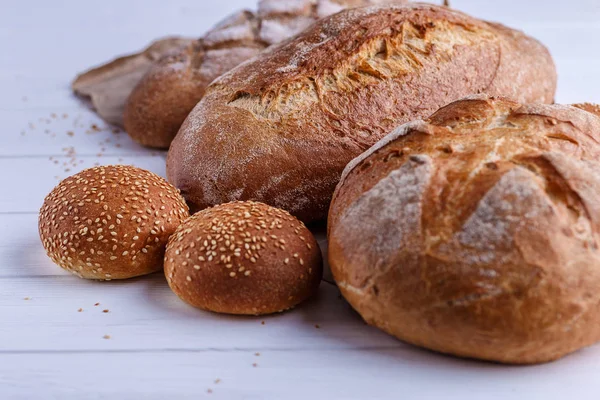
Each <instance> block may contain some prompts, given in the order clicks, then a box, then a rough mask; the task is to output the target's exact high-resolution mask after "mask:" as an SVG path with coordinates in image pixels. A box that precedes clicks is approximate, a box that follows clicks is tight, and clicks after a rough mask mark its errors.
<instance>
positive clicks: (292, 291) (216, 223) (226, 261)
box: [165, 202, 323, 315]
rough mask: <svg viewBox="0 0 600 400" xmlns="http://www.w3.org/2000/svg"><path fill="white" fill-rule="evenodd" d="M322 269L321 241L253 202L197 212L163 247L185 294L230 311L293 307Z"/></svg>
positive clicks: (206, 306)
mask: <svg viewBox="0 0 600 400" xmlns="http://www.w3.org/2000/svg"><path fill="white" fill-rule="evenodd" d="M322 268H323V267H322V258H321V251H320V250H319V246H318V245H317V242H316V241H315V239H314V237H313V236H312V234H311V233H310V231H309V230H308V229H307V228H306V226H304V224H303V223H302V222H300V221H298V220H297V219H296V218H294V217H292V216H291V215H290V214H288V213H287V212H285V211H283V210H279V209H276V208H273V207H270V206H268V205H266V204H262V203H255V202H234V203H228V204H221V205H219V206H216V207H213V208H209V209H206V210H203V211H201V212H199V213H196V214H195V215H194V216H193V217H191V218H189V219H188V220H187V221H186V222H184V223H183V224H182V225H181V226H180V227H179V228H178V229H177V231H176V232H175V234H174V235H173V236H172V237H171V238H170V239H169V245H168V246H167V251H166V254H165V274H166V276H167V281H168V282H169V285H170V287H171V289H173V291H174V292H175V293H176V294H177V295H178V296H179V297H180V298H181V299H182V300H184V301H185V302H187V303H189V304H191V305H193V306H194V307H198V308H201V309H203V310H208V311H214V312H219V313H226V314H240V315H259V314H271V313H275V312H280V311H284V310H287V309H289V308H292V307H294V306H296V305H297V304H299V303H301V302H302V301H304V300H306V299H307V298H309V297H310V296H312V295H313V294H314V293H315V292H316V291H317V289H318V287H319V283H320V282H321V276H322V274H323V269H322Z"/></svg>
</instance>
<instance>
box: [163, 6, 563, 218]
mask: <svg viewBox="0 0 600 400" xmlns="http://www.w3.org/2000/svg"><path fill="white" fill-rule="evenodd" d="M555 85H556V72H555V68H554V64H553V62H552V59H551V57H550V55H549V53H548V51H547V50H546V49H545V48H544V47H543V46H542V45H541V44H539V43H538V42H536V41H535V40H533V39H531V38H528V37H526V36H525V35H524V34H522V33H520V32H516V31H513V30H510V29H508V28H504V27H499V26H498V25H495V24H488V23H485V22H483V21H480V20H477V19H475V18H472V17H469V16H467V15H465V14H462V13H460V12H456V11H453V10H450V9H448V8H445V7H438V6H433V5H426V4H409V5H406V6H393V5H387V6H377V7H365V8H357V9H351V10H346V11H343V12H341V13H338V14H336V15H334V16H331V17H329V18H326V19H324V20H321V21H319V22H317V23H316V24H315V25H313V26H312V27H311V28H309V29H307V30H306V31H304V32H303V33H302V34H300V35H299V36H297V37H295V38H294V39H292V40H290V41H288V42H286V43H284V44H282V45H280V46H278V47H275V48H272V49H270V50H269V51H266V52H264V53H262V54H260V55H259V56H257V57H256V58H254V59H253V60H251V61H249V62H246V63H244V64H243V65H240V66H239V67H237V68H235V69H234V70H233V71H231V72H229V73H227V74H225V75H223V76H222V77H220V78H219V79H217V80H216V81H215V82H214V83H213V84H212V85H211V86H210V88H209V89H208V91H207V93H206V94H205V97H204V98H203V100H202V101H201V102H200V103H199V104H198V105H197V106H196V107H195V108H194V110H193V111H192V112H191V113H190V115H189V116H188V118H187V119H186V121H185V123H184V124H183V126H182V127H181V130H180V132H179V134H178V136H177V137H176V139H175V140H174V142H173V144H172V146H171V149H170V152H169V156H168V160H167V174H168V177H169V180H170V181H171V182H172V183H173V184H174V185H175V186H177V187H178V188H180V189H181V190H182V193H183V195H184V197H185V198H186V200H187V201H188V203H189V204H190V205H191V208H192V209H195V210H198V209H202V208H205V207H208V206H211V205H214V204H219V203H223V202H227V201H233V200H245V199H252V200H257V201H262V202H265V203H267V204H271V205H273V206H276V207H279V208H283V209H286V210H288V211H290V212H291V213H292V214H293V215H295V216H297V217H299V218H300V219H302V220H303V221H305V222H306V221H312V220H318V219H323V218H325V216H326V214H327V210H328V207H329V202H330V200H331V195H332V193H333V190H334V188H335V185H336V184H337V182H338V180H339V177H340V174H341V172H342V170H343V168H344V166H345V165H346V164H347V163H348V162H349V161H350V160H352V159H353V158H354V157H356V156H357V155H358V154H360V153H362V152H363V151H365V150H366V149H367V148H369V147H370V146H371V145H373V144H374V143H375V142H377V141H378V140H379V139H381V138H382V137H383V136H384V135H385V134H386V133H388V132H389V131H390V130H392V129H393V128H394V127H396V126H398V124H400V123H404V122H407V121H409V120H413V119H417V118H421V117H425V116H427V115H429V114H431V113H432V112H434V111H435V110H437V109H438V108H439V107H440V106H442V105H445V104H447V103H449V102H450V101H454V100H456V99H458V98H461V97H464V96H466V95H469V94H472V93H479V92H488V93H490V94H493V95H499V94H504V95H507V96H513V97H514V98H515V99H517V100H519V101H524V102H551V101H552V100H553V96H554V91H555Z"/></svg>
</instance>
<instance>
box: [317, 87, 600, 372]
mask: <svg viewBox="0 0 600 400" xmlns="http://www.w3.org/2000/svg"><path fill="white" fill-rule="evenodd" d="M586 109H587V110H592V111H593V110H594V109H595V108H594V107H593V106H586V107H584V108H582V109H580V108H576V107H572V106H557V105H542V104H519V103H516V102H514V101H509V100H506V99H496V98H489V97H484V96H471V97H469V98H467V99H464V100H460V101H457V102H453V103H451V104H449V105H448V106H445V107H443V108H442V109H440V110H438V111H437V112H436V113H434V114H433V115H432V116H430V117H429V118H427V119H425V120H424V121H420V122H419V123H418V124H417V125H416V126H415V127H414V128H407V127H406V126H405V127H404V128H402V129H400V130H399V131H397V132H396V133H395V134H394V135H391V136H390V137H389V138H387V140H385V141H384V142H381V143H380V144H379V145H378V146H377V148H376V149H374V150H371V151H369V152H368V154H366V155H365V156H363V157H361V158H360V160H358V161H357V162H354V163H353V165H351V166H350V167H349V168H348V169H347V171H346V175H345V176H344V179H343V180H342V181H341V182H340V183H339V185H338V187H337V189H336V194H335V197H334V199H333V202H332V204H331V208H330V212H329V219H328V240H329V249H328V257H329V265H330V267H331V270H332V273H333V275H334V278H335V280H336V281H337V282H338V283H339V287H340V290H341V292H342V294H343V295H344V297H346V299H347V300H348V301H349V302H350V304H351V305H352V306H353V307H354V308H355V309H356V310H357V311H358V312H359V313H360V314H361V316H362V317H363V318H364V319H365V320H366V321H367V322H369V323H370V324H373V325H375V326H377V327H379V328H381V329H383V330H384V331H386V332H388V333H390V334H392V335H394V336H396V337H398V338H399V339H402V340H404V341H406V342H409V343H412V344H415V345H418V346H422V347H426V348H428V349H431V350H435V351H439V352H443V353H447V354H452V355H457V356H461V357H468V358H479V359H484V360H492V361H498V362H503V363H517V364H531V363H540V362H547V361H551V360H555V359H557V358H560V357H563V356H564V355H566V354H569V353H571V352H573V351H576V350H578V349H580V348H582V347H585V346H588V345H591V344H593V343H595V342H597V341H599V340H600V311H599V310H598V306H597V305H598V304H600V292H598V290H597V287H598V285H600V248H599V244H600V206H599V205H598V201H597V199H598V197H599V196H600V163H598V161H597V160H598V159H599V157H600V117H599V116H596V115H595V113H594V112H588V111H585V110H586ZM398 132H401V134H398ZM415 156H419V157H427V159H428V160H429V164H430V165H431V168H430V173H429V176H428V178H427V180H428V183H427V185H426V186H425V187H424V189H423V190H422V191H421V192H420V195H419V196H418V197H413V196H410V193H413V192H414V187H413V186H411V185H410V184H408V185H407V184H406V183H404V185H405V186H406V187H407V190H408V193H403V192H402V189H400V190H399V191H397V192H394V191H393V190H390V191H387V192H386V191H382V190H381V188H382V187H388V185H389V184H390V178H391V177H392V176H394V174H396V173H397V172H399V171H402V170H403V169H404V168H408V166H410V165H411V164H412V163H413V162H414V157H415ZM400 176H402V175H400ZM365 199H369V201H365ZM373 199H377V201H374V200H373ZM417 199H418V204H417V205H416V206H417V207H418V209H419V210H420V214H419V217H418V218H413V217H411V215H412V214H411V210H414V209H415V201H416V200H417ZM403 208H406V210H408V211H407V212H408V213H409V214H411V215H408V216H407V215H405V214H404V213H403V212H404V210H403ZM396 210H403V211H402V212H401V213H399V214H398V213H397V212H396ZM358 211H360V212H358ZM393 215H398V216H397V217H396V220H395V221H394V220H393V217H392V216H393ZM349 216H351V217H350V218H349ZM399 232H409V234H407V235H405V236H402V235H400V234H399ZM407 241H408V242H407ZM381 243H388V244H390V245H389V246H382V245H381ZM394 244H395V246H394Z"/></svg>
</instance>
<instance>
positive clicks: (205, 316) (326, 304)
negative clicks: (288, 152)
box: [0, 263, 407, 353]
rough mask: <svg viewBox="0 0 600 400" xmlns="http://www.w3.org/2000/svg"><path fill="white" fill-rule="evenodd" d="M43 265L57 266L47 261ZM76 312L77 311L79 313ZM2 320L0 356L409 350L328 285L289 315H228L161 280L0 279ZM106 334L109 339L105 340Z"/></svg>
mask: <svg viewBox="0 0 600 400" xmlns="http://www.w3.org/2000/svg"><path fill="white" fill-rule="evenodd" d="M47 266H48V268H56V267H53V266H52V265H50V264H49V263H48V265H47ZM26 299H28V300H26ZM96 303H99V305H98V306H95V304H96ZM80 308H82V309H83V311H82V312H78V310H79V309H80ZM103 310H109V312H107V313H104V312H103ZM0 319H1V320H2V328H1V329H0V353H1V352H3V351H4V352H6V351H8V352H27V351H71V352H72V351H90V350H94V351H99V350H103V351H104V350H106V351H116V350H157V349H159V350H181V351H183V350H194V351H197V350H201V349H213V350H223V351H224V350H228V349H247V350H249V351H251V350H255V349H256V351H259V350H260V349H273V350H281V349H299V350H306V349H342V348H359V349H363V350H366V349H371V350H374V351H378V350H381V349H397V348H399V347H406V346H407V345H405V344H403V343H401V342H399V341H397V340H395V339H393V338H392V337H390V336H387V335H386V334H384V333H382V332H380V331H378V330H377V329H374V328H371V327H368V326H366V325H365V324H363V323H362V322H361V319H360V318H359V316H358V315H357V314H356V313H355V312H354V311H352V309H351V308H350V306H349V305H347V303H346V302H345V301H343V300H342V299H341V297H339V292H338V290H337V288H335V287H334V286H332V285H330V284H327V283H323V284H322V285H321V289H320V292H319V295H318V296H317V297H316V298H315V299H313V300H311V301H310V302H308V303H306V304H304V305H301V306H299V307H298V308H297V309H295V310H293V311H292V312H287V313H282V314H277V315H273V316H267V317H234V316H226V315H218V314H213V313H208V312H204V311H201V310H197V309H194V308H192V307H190V306H188V305H186V304H184V303H183V302H182V301H181V300H179V299H178V298H177V296H175V294H173V293H172V292H171V290H170V289H169V287H168V285H167V283H166V280H165V279H164V277H163V276H162V274H155V275H152V276H148V277H142V278H138V279H135V280H130V281H122V282H116V281H111V282H92V281H85V280H81V279H79V278H76V277H72V276H66V275H65V276H62V277H54V278H31V277H23V278H1V279H0ZM263 321H264V324H263V323H262V322H263ZM104 335H110V336H111V339H110V340H105V339H103V336H104Z"/></svg>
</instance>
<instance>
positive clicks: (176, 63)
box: [124, 0, 406, 148]
mask: <svg viewBox="0 0 600 400" xmlns="http://www.w3.org/2000/svg"><path fill="white" fill-rule="evenodd" d="M405 2H406V0H262V1H260V2H259V7H258V13H256V14H255V13H253V12H250V11H241V12H239V13H237V14H234V15H232V16H230V17H229V18H227V19H225V20H224V21H222V22H221V23H219V24H218V25H217V26H215V27H214V28H213V29H212V30H211V31H209V32H208V33H207V34H206V35H205V36H204V37H203V38H201V39H199V40H198V41H195V42H193V43H191V44H189V45H188V46H187V47H186V48H184V49H182V50H181V51H180V52H178V53H177V54H174V55H171V56H169V57H165V58H164V59H162V60H160V61H159V62H157V63H156V64H155V65H154V66H153V67H152V68H151V70H150V71H149V72H148V73H147V74H146V75H145V77H144V78H143V79H142V80H141V81H140V83H139V84H138V85H137V86H136V88H135V89H134V90H133V92H132V93H131V95H130V97H129V100H128V101H127V103H126V106H125V116H124V120H125V130H126V131H127V132H128V133H129V135H130V136H131V137H132V138H133V140H135V141H136V142H139V143H141V144H143V145H145V146H149V147H156V148H168V147H169V145H170V144H171V141H172V140H173V138H174V137H175V135H176V134H177V131H178V130H179V128H180V127H181V124H182V123H183V121H184V120H185V117H187V115H188V114H189V112H190V111H191V110H192V109H193V108H194V106H195V105H196V104H197V103H198V102H199V101H200V99H202V96H203V95H204V91H205V90H206V87H207V86H208V85H209V84H210V83H211V82H212V81H213V80H214V79H215V78H217V77H219V76H220V75H222V74H224V73H225V72H228V71H229V70H231V69H232V68H234V67H236V66H237V65H239V64H241V63H242V62H244V61H246V60H248V59H249V58H252V57H254V56H255V55H257V54H259V53H260V52H262V51H263V50H264V49H265V48H267V47H268V46H270V45H273V44H276V43H279V42H281V41H283V40H285V39H287V38H289V37H291V36H293V35H295V34H297V33H299V32H301V31H302V30H304V29H306V28H307V27H308V26H310V25H311V24H312V23H314V22H315V21H316V20H317V19H319V18H323V17H325V16H328V15H330V14H333V13H336V12H338V11H341V10H343V9H345V8H348V7H358V6H365V5H370V4H379V3H405Z"/></svg>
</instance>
